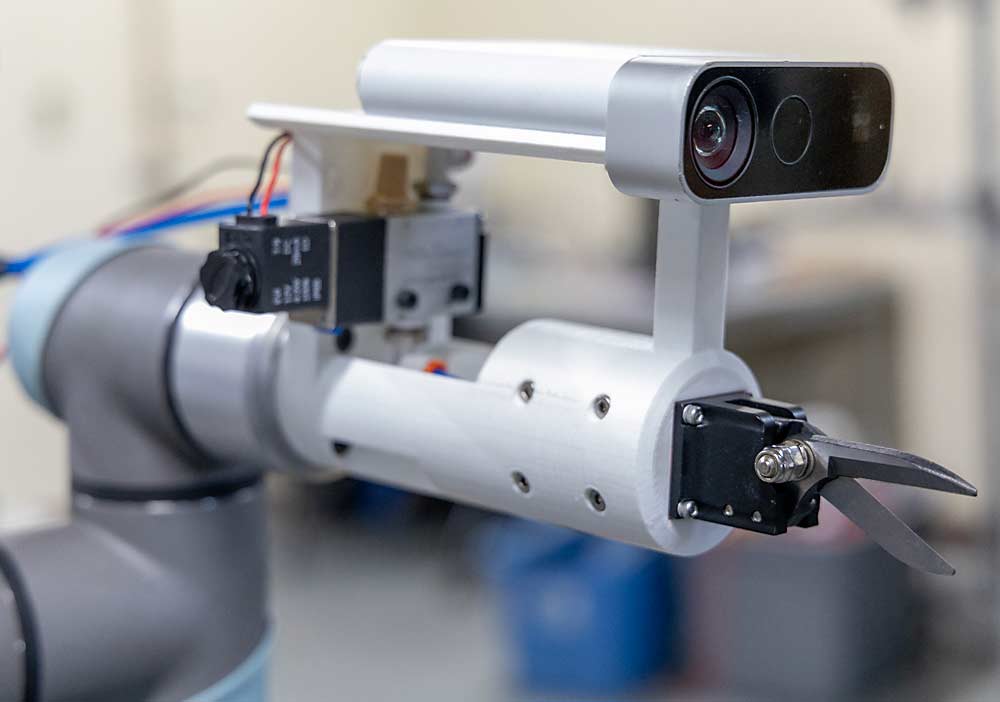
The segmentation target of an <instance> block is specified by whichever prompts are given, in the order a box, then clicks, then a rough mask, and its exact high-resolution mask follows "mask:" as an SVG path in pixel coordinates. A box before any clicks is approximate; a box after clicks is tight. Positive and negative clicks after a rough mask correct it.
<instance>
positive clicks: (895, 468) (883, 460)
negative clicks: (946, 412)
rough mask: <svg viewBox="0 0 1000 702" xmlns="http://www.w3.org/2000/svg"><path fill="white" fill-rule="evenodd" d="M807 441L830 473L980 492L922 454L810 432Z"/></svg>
mask: <svg viewBox="0 0 1000 702" xmlns="http://www.w3.org/2000/svg"><path fill="white" fill-rule="evenodd" d="M807 443H808V444H809V445H810V446H811V447H812V449H813V452H814V453H815V454H817V456H818V457H819V458H820V459H821V460H823V461H825V462H826V463H827V465H828V466H829V470H830V474H831V475H837V476H842V477H845V478H867V479H869V480H878V481H879V482H883V483H895V484H897V485H911V486H913V487H919V488H926V489H928V490H939V491H941V492H952V493H955V494H958V495H968V496H969V497H975V496H976V494H977V490H976V487H975V486H974V485H973V484H972V483H970V482H968V481H967V480H965V479H964V478H962V477H960V476H958V475H955V474H954V473H952V472H951V471H950V470H948V469H947V468H944V467H942V466H939V465H938V464H937V463H934V462H932V461H928V460H927V459H926V458H921V457H920V456H914V455H913V454H910V453H903V452H902V451H897V450H896V449H891V448H885V447H883V446H874V445H872V444H862V443H859V442H856V441H844V440H842V439H833V438H831V437H829V436H819V435H817V436H811V437H809V439H808V442H807Z"/></svg>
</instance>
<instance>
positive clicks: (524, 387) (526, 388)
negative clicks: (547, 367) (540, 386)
mask: <svg viewBox="0 0 1000 702" xmlns="http://www.w3.org/2000/svg"><path fill="white" fill-rule="evenodd" d="M517 396H518V397H520V398H521V401H522V402H531V398H533V397H534V396H535V382H534V381H533V380H525V381H524V382H523V383H521V384H520V385H519V386H518V388H517Z"/></svg>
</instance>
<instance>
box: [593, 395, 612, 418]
mask: <svg viewBox="0 0 1000 702" xmlns="http://www.w3.org/2000/svg"><path fill="white" fill-rule="evenodd" d="M593 407H594V414H596V415H597V418H598V419H604V418H605V417H607V416H608V412H610V411H611V398H610V397H608V396H607V395H598V396H597V397H596V398H595V399H594V403H593Z"/></svg>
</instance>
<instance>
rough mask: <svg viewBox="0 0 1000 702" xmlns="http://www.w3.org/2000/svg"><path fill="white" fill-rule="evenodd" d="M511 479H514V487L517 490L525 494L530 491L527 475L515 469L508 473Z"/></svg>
mask: <svg viewBox="0 0 1000 702" xmlns="http://www.w3.org/2000/svg"><path fill="white" fill-rule="evenodd" d="M510 477H511V479H512V480H513V481H514V487H515V488H517V489H518V491H519V492H523V493H524V494H525V495H527V494H528V493H529V492H531V483H529V482H528V477H527V476H526V475H525V474H524V473H522V472H521V471H519V470H515V471H514V472H513V473H511V474H510Z"/></svg>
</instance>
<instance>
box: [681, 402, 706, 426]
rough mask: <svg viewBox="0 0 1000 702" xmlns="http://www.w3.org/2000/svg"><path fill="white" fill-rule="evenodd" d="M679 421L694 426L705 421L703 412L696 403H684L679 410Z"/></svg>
mask: <svg viewBox="0 0 1000 702" xmlns="http://www.w3.org/2000/svg"><path fill="white" fill-rule="evenodd" d="M681 421H682V422H684V423H685V424H687V425H689V426H692V427H696V426H699V425H700V424H701V423H702V422H704V421H705V413H704V412H703V411H702V409H701V407H699V406H698V405H684V409H683V410H681Z"/></svg>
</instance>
